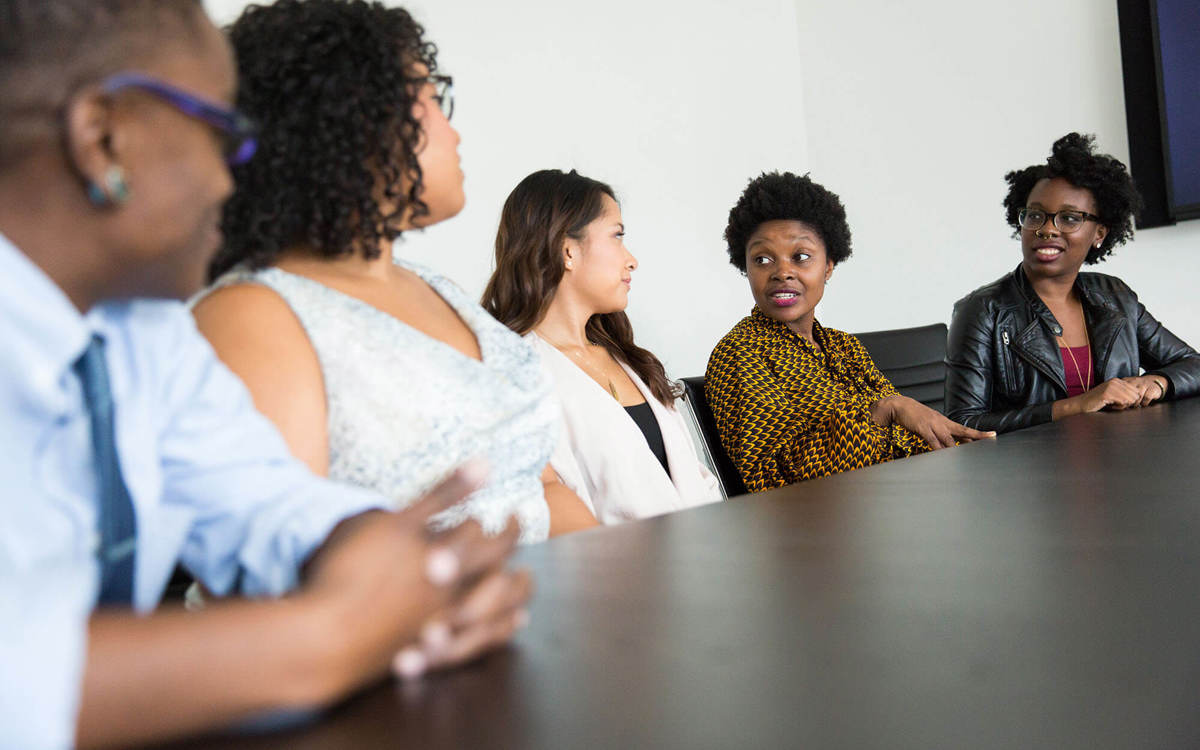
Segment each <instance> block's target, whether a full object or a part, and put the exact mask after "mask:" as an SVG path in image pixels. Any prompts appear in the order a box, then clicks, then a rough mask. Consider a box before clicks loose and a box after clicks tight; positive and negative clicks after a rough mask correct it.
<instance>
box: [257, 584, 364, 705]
mask: <svg viewBox="0 0 1200 750" xmlns="http://www.w3.org/2000/svg"><path fill="white" fill-rule="evenodd" d="M290 603H292V604H294V605H295V606H296V610H297V612H296V614H295V616H294V617H293V618H292V622H293V623H294V627H292V628H290V629H289V632H288V634H287V635H286V636H283V634H281V637H286V638H287V640H288V641H289V643H290V645H291V650H292V651H293V654H292V657H291V659H290V664H289V674H287V676H286V677H287V679H285V680H282V681H281V683H282V684H280V686H279V687H280V689H281V690H282V691H283V694H282V695H280V700H281V702H282V704H283V705H284V706H288V707H302V708H303V707H313V706H322V705H327V704H329V703H332V702H334V701H336V700H337V699H339V698H341V697H342V696H343V695H345V694H346V693H348V692H349V691H350V690H351V689H353V688H354V687H357V686H358V684H360V683H361V682H363V681H364V680H365V679H366V677H367V676H368V675H367V673H366V670H364V669H362V668H360V667H359V664H360V663H361V661H362V657H361V655H360V654H356V653H355V649H354V648H353V645H354V635H353V631H352V629H351V628H350V627H349V625H350V623H349V621H348V618H347V616H346V614H345V613H343V612H342V611H341V607H339V606H338V603H337V602H336V601H335V600H334V599H333V598H332V597H328V596H323V595H318V594H316V593H303V594H299V595H297V596H295V597H292V599H291V602H290Z"/></svg>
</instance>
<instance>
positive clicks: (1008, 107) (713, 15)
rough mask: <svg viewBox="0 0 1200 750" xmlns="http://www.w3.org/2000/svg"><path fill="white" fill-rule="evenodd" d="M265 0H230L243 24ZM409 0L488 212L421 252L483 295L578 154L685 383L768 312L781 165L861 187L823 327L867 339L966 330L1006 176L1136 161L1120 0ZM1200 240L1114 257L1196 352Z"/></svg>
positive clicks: (996, 262) (1011, 249)
mask: <svg viewBox="0 0 1200 750" xmlns="http://www.w3.org/2000/svg"><path fill="white" fill-rule="evenodd" d="M244 4H245V3H244V2H241V0H215V1H214V0H210V2H209V3H208V6H209V9H210V11H211V12H213V14H214V16H215V17H217V19H218V20H219V21H222V22H225V21H229V20H231V19H232V18H233V17H234V16H235V15H236V13H237V12H238V10H239V9H240V8H241V7H242V6H243V5H244ZM404 5H405V6H406V7H408V8H409V9H410V10H411V11H413V13H414V15H415V16H417V18H418V20H419V21H421V22H422V23H424V24H425V26H426V29H427V32H428V35H429V38H431V39H432V40H434V41H435V42H436V43H437V44H438V45H439V47H440V49H441V55H440V58H439V59H440V62H441V64H442V66H443V67H444V69H445V70H446V71H447V72H449V73H451V74H452V75H454V77H455V87H456V89H457V108H456V111H455V115H454V124H455V125H456V126H457V127H458V129H459V131H460V132H461V133H462V137H463V143H462V147H461V149H460V153H461V154H462V157H463V166H464V169H465V171H466V173H467V185H466V187H467V207H466V209H465V210H464V211H463V213H462V214H461V215H460V216H459V217H458V218H456V219H454V220H453V221H450V222H447V223H446V224H443V225H440V226H436V227H433V228H431V229H429V230H428V231H427V232H425V233H424V234H423V235H414V236H413V237H412V238H410V239H409V240H407V241H405V242H404V244H403V246H402V247H401V249H400V251H401V253H402V254H403V255H405V256H406V257H409V258H412V259H414V260H417V261H419V262H424V263H427V264H429V265H432V266H434V267H435V268H438V269H439V270H441V271H443V272H445V273H447V274H448V275H450V276H451V277H453V278H454V279H456V280H458V281H459V283H461V284H462V285H463V286H464V287H466V288H467V290H468V291H470V292H471V293H473V294H478V293H479V292H481V291H482V289H483V285H484V282H485V281H486V279H487V277H488V275H489V274H490V272H491V252H492V250H491V248H492V241H493V238H494V233H495V227H496V221H497V218H498V215H499V211H500V207H501V205H502V203H503V201H504V198H505V197H506V196H507V195H508V192H509V191H510V190H511V189H512V187H513V186H515V185H516V183H517V182H518V181H519V180H520V179H521V178H522V177H524V176H525V175H526V174H528V173H529V172H532V171H534V170H536V169H543V168H548V167H557V168H562V169H569V168H571V167H575V168H577V169H579V170H580V171H581V172H582V173H584V174H586V175H588V176H591V177H595V178H597V179H601V180H605V181H607V182H609V183H611V184H612V185H613V187H614V188H615V189H616V190H617V193H618V195H619V197H620V198H621V201H622V206H623V211H624V214H625V220H626V224H627V226H628V229H629V236H628V238H627V240H628V244H629V247H630V248H631V249H632V250H633V252H634V253H635V254H636V255H637V256H638V258H639V260H640V262H641V267H640V268H639V269H638V271H637V273H636V274H635V276H634V291H633V295H632V297H631V300H632V301H631V304H630V310H629V312H630V315H631V317H632V318H633V321H634V326H635V329H636V330H637V332H638V338H639V340H640V342H641V343H642V344H643V345H645V346H647V347H648V348H650V349H651V350H653V351H655V352H656V353H657V354H659V356H661V357H662V358H663V360H664V361H665V362H666V364H667V367H668V369H669V370H670V371H671V372H672V374H674V375H677V376H681V375H690V374H698V373H701V372H703V369H704V364H705V362H706V361H707V358H708V353H709V351H710V350H711V348H712V346H713V344H715V343H716V340H717V339H718V338H719V337H720V336H721V335H722V334H724V333H725V331H727V330H728V329H729V327H730V326H732V325H733V323H734V322H736V320H737V319H738V318H740V317H741V316H742V315H745V314H746V312H747V311H748V310H749V307H750V296H749V292H748V291H747V289H746V285H745V282H744V280H743V279H742V277H741V276H740V275H738V274H737V272H736V271H735V270H734V269H733V268H732V267H731V266H729V265H728V263H727V261H726V259H725V253H724V248H723V243H722V240H721V234H722V231H723V229H724V225H725V217H726V215H727V213H728V211H729V208H730V207H731V206H732V205H733V202H734V201H735V200H736V199H737V196H738V195H739V193H740V192H741V189H742V188H743V187H744V186H745V183H746V181H747V179H749V178H750V177H751V176H753V175H755V174H757V173H758V172H760V171H762V170H764V169H790V170H792V171H798V172H805V171H810V170H811V172H812V174H813V177H814V178H815V179H817V180H818V181H820V182H822V183H824V184H826V185H827V186H828V187H829V188H831V189H832V190H834V191H835V192H837V193H839V194H840V195H841V196H842V198H843V200H844V202H845V203H846V206H847V211H848V213H849V218H850V225H851V229H852V230H853V232H854V247H855V252H854V256H853V257H852V258H851V259H850V260H849V261H847V262H846V263H845V264H844V265H843V266H842V267H841V268H839V269H838V270H837V272H836V273H835V274H834V277H833V283H832V285H831V286H830V287H829V290H828V292H827V294H826V301H825V302H824V303H823V304H822V306H821V309H820V310H819V316H820V318H821V320H822V321H823V322H825V323H827V324H829V325H832V326H834V327H837V328H842V329H844V330H850V331H863V330H874V329H881V328H893V327H901V326H909V325H920V324H924V323H929V322H933V321H939V320H940V321H948V320H949V316H950V310H951V306H952V305H953V302H954V300H956V299H958V298H959V297H961V296H962V295H963V294H966V293H967V292H968V291H970V290H971V289H973V288H975V287H977V286H979V285H981V284H983V283H986V282H988V281H991V280H992V279H994V278H996V277H998V276H1000V275H1001V274H1003V273H1005V272H1007V271H1009V270H1011V269H1012V268H1013V267H1015V266H1016V264H1017V262H1018V260H1019V257H1020V254H1019V247H1018V245H1017V242H1016V241H1015V240H1013V239H1011V238H1010V236H1009V231H1008V229H1007V227H1006V226H1005V224H1004V219H1003V211H1002V209H1001V208H1000V200H1001V199H1002V198H1003V195H1004V189H1005V184H1004V181H1003V175H1004V173H1005V172H1006V171H1008V170H1010V169H1012V168H1015V167H1020V166H1024V165H1026V164H1030V163H1034V162H1037V161H1040V160H1042V159H1044V158H1045V156H1046V155H1047V154H1048V153H1049V149H1050V144H1051V143H1052V142H1053V141H1054V140H1055V139H1056V138H1057V137H1059V136H1061V135H1062V134H1064V133H1066V132H1068V131H1070V130H1081V131H1084V132H1093V133H1096V134H1097V135H1098V137H1099V142H1100V146H1101V147H1102V148H1103V149H1104V150H1106V151H1108V152H1110V153H1113V154H1115V155H1117V156H1118V157H1120V158H1122V159H1123V160H1127V157H1128V145H1127V143H1128V141H1127V138H1126V132H1125V120H1124V104H1123V99H1122V93H1121V92H1122V88H1121V67H1120V49H1119V44H1118V38H1117V18H1116V4H1115V2H1111V0H1105V1H1104V2H1098V1H1097V0H1057V1H1056V2H1054V3H1046V2H1044V1H1043V0H1009V1H1008V2H991V3H969V4H967V3H961V2H950V1H949V0H913V1H912V2H907V3H898V2H894V0H854V1H853V2H851V1H849V0H848V1H847V2H842V3H831V2H826V1H825V0H745V1H744V2H738V3H736V4H735V3H732V2H721V0H694V1H692V2H687V1H686V0H642V1H641V2H638V1H636V0H613V1H612V2H609V3H594V2H582V1H581V0H521V2H517V3H496V2H492V1H491V0H416V1H415V2H409V3H404ZM1030 19H1033V20H1032V22H1031V20H1030ZM1030 81H1033V82H1035V86H1034V90H1035V91H1036V93H1035V94H1033V95H1021V94H1020V93H1019V92H1020V91H1021V90H1022V89H1029V88H1030V86H1029V82H1030ZM1052 81H1066V82H1070V83H1071V84H1072V86H1073V88H1070V89H1068V91H1067V92H1066V93H1064V92H1062V91H1060V90H1059V89H1060V88H1062V87H1061V86H1058V85H1053V84H1051V83H1047V82H1052ZM1195 251H1200V221H1193V222H1190V223H1186V224H1184V225H1181V226H1178V227H1168V228H1160V229H1153V230H1148V231H1145V232H1139V233H1138V236H1137V239H1136V241H1135V242H1134V243H1132V244H1130V245H1127V246H1126V247H1124V248H1120V249H1119V250H1118V251H1117V254H1116V257H1115V258H1113V259H1112V260H1110V261H1108V262H1106V263H1104V264H1101V265H1100V266H1099V267H1098V270H1101V271H1104V272H1107V273H1114V274H1117V275H1119V276H1121V277H1123V278H1124V279H1126V280H1127V281H1128V282H1129V283H1130V284H1131V285H1132V286H1133V288H1134V289H1135V290H1137V291H1138V292H1139V294H1140V295H1141V297H1142V299H1143V301H1144V302H1146V304H1147V306H1148V307H1149V308H1150V310H1151V311H1152V312H1154V313H1155V314H1156V315H1157V316H1158V317H1159V318H1160V319H1161V320H1163V321H1164V322H1165V323H1166V324H1167V325H1168V326H1169V327H1171V328H1172V329H1173V330H1175V332H1176V333H1178V334H1180V335H1181V336H1182V337H1183V338H1184V339H1185V340H1188V341H1190V342H1191V343H1193V344H1197V343H1200V320H1197V317H1196V315H1195V310H1196V305H1195V304H1194V303H1193V302H1192V300H1193V297H1194V295H1195V292H1194V291H1193V289H1194V287H1195V285H1196V281H1197V275H1196V273H1195V271H1194V270H1192V269H1193V266H1194V265H1195V263H1194V261H1193V259H1192V258H1191V256H1190V253H1191V252H1195Z"/></svg>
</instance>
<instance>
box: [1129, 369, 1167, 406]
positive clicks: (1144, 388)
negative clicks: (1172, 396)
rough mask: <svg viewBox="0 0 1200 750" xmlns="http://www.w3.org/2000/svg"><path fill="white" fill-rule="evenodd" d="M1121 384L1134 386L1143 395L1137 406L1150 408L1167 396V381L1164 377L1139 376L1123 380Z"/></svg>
mask: <svg viewBox="0 0 1200 750" xmlns="http://www.w3.org/2000/svg"><path fill="white" fill-rule="evenodd" d="M1121 382H1123V383H1126V384H1128V385H1130V386H1132V387H1133V389H1134V390H1135V391H1137V392H1138V393H1139V394H1140V395H1141V398H1140V399H1138V402H1137V404H1136V406H1139V407H1141V406H1149V405H1150V404H1152V403H1154V402H1155V401H1158V400H1159V399H1163V398H1166V396H1167V379H1166V378H1165V377H1163V376H1162V375H1137V376H1134V377H1130V378H1121Z"/></svg>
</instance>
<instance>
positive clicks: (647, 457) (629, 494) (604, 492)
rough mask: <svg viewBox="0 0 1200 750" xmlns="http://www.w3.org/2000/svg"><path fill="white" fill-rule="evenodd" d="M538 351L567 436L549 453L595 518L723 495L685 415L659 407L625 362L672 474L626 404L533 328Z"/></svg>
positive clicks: (617, 518)
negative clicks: (659, 433)
mask: <svg viewBox="0 0 1200 750" xmlns="http://www.w3.org/2000/svg"><path fill="white" fill-rule="evenodd" d="M525 338H526V339H528V340H529V342H530V343H531V344H532V345H533V348H534V349H536V350H537V351H538V353H539V354H541V356H542V367H543V368H544V369H545V370H546V372H547V373H548V374H549V375H550V376H551V379H552V380H553V381H554V387H555V390H556V391H557V392H558V400H559V403H560V404H561V405H562V412H563V421H564V423H565V426H566V430H565V437H564V439H563V440H561V441H560V442H559V445H558V447H556V448H555V450H554V453H553V455H551V457H550V465H551V466H552V467H553V468H554V471H555V472H557V473H558V476H559V477H560V478H561V479H562V481H563V484H565V485H566V486H567V487H569V488H571V490H572V491H573V492H575V494H576V495H578V496H579V497H580V499H582V500H583V502H584V503H586V504H587V506H588V508H589V509H590V510H591V511H592V513H593V514H595V516H596V519H597V520H598V521H600V523H604V524H612V523H620V522H621V521H631V520H634V519H638V518H646V517H648V516H656V515H659V514H661V513H670V512H672V511H676V510H682V509H683V508H690V507H692V506H694V505H702V504H704V503H710V502H714V501H716V500H720V499H721V488H720V485H719V484H718V483H717V478H716V477H715V476H713V474H712V472H710V471H709V470H708V468H707V467H706V466H705V465H704V464H703V463H702V462H701V461H700V458H699V457H698V456H697V455H696V448H695V446H694V445H693V443H692V438H691V434H690V433H689V432H688V429H687V426H686V425H685V424H684V421H683V417H682V416H681V415H680V414H679V412H678V411H677V410H676V409H675V408H674V407H667V406H663V404H662V402H660V401H659V400H658V399H657V398H655V397H654V395H653V394H652V393H651V392H650V389H649V388H647V387H646V384H645V383H643V382H642V379H641V378H639V377H638V376H637V374H636V373H634V372H633V370H631V369H629V368H628V367H626V366H625V365H624V363H622V364H621V366H622V367H623V368H624V369H625V372H626V374H628V375H629V379H630V380H632V381H633V383H634V385H636V386H637V387H638V390H639V391H641V392H642V395H643V396H645V397H646V402H647V403H648V404H650V409H651V411H653V413H654V418H655V419H656V420H657V421H658V428H659V430H661V431H662V438H663V446H664V448H666V453H667V465H668V466H670V467H671V475H670V476H669V477H668V476H667V473H666V472H665V471H663V467H662V464H660V463H659V462H658V459H657V458H655V456H654V453H653V452H652V451H651V450H650V446H649V444H648V443H647V442H646V436H645V435H643V434H642V431H641V430H640V429H638V426H637V424H636V423H634V421H633V418H632V417H630V416H629V414H628V413H627V412H626V411H625V407H623V406H621V405H620V404H619V403H617V401H616V399H614V398H613V397H612V394H610V393H609V392H608V391H607V390H605V388H604V387H603V386H601V385H600V384H599V383H597V382H596V381H595V380H593V379H592V378H591V377H590V376H588V374H587V373H585V372H584V371H583V370H581V369H580V368H579V367H578V366H577V365H576V364H575V363H574V362H572V361H571V360H570V359H568V358H567V357H566V355H564V354H563V353H562V352H560V351H559V350H558V349H556V348H555V347H554V346H552V345H551V344H550V343H548V342H547V341H545V340H544V339H542V337H541V336H538V335H537V334H536V333H529V334H526V336H525Z"/></svg>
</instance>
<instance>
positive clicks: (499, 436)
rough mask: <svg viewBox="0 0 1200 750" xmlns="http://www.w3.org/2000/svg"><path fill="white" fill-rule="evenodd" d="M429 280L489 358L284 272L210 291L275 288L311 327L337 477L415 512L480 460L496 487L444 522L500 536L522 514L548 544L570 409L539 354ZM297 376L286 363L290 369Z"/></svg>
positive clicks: (530, 530) (236, 274) (442, 283)
mask: <svg viewBox="0 0 1200 750" xmlns="http://www.w3.org/2000/svg"><path fill="white" fill-rule="evenodd" d="M396 262H397V263H398V264H399V265H401V266H403V267H404V268H407V269H409V270H411V271H413V272H414V273H416V274H418V275H420V276H421V278H422V279H424V280H425V281H426V282H427V283H428V284H429V285H430V286H431V287H432V288H433V289H434V291H436V292H437V293H438V294H439V295H441V297H442V298H443V299H444V300H445V301H446V302H447V303H448V304H449V305H450V306H451V307H452V308H454V310H455V311H456V312H457V313H458V315H459V316H460V317H461V318H462V319H463V321H464V322H465V323H466V324H467V326H468V327H469V328H470V329H471V331H472V332H474V334H475V337H476V339H477V340H478V342H479V349H480V352H481V353H482V356H483V360H482V362H481V361H477V360H475V359H472V358H471V357H468V356H466V355H464V354H462V353H461V352H459V351H458V350H457V349H454V348H453V347H451V346H448V345H447V344H444V343H442V342H440V341H437V340H436V339H433V338H430V337H429V336H427V335H425V334H424V333H421V332H420V331H417V330H416V329H414V328H411V327H410V326H408V325H406V324H404V323H402V322H401V321H399V320H398V319H396V318H394V317H392V316H391V315H388V314H387V313H384V312H382V311H381V310H379V309H377V308H375V307H372V306H371V305H369V304H367V303H365V302H362V301H360V300H358V299H357V298H355V297H351V296H349V295H346V294H343V293H342V292H339V291H336V290H334V289H331V288H329V287H327V286H325V285H324V284H321V283H320V282H317V281H313V280H311V279H308V278H305V277H303V276H297V275H295V274H292V273H288V272H287V271H283V270H281V269H278V268H265V269H262V270H260V271H252V272H249V271H244V270H236V269H235V270H233V271H230V272H229V273H227V274H225V275H224V276H222V277H221V278H220V279H218V280H217V282H216V283H215V284H214V285H213V286H212V287H211V288H210V289H209V290H206V291H211V290H212V289H217V288H220V287H222V286H228V285H231V284H238V283H246V282H251V283H257V284H263V285H265V286H267V287H269V288H271V289H272V290H274V291H275V292H276V293H278V294H279V296H281V297H282V298H283V299H284V300H285V301H286V302H287V304H288V305H289V306H290V307H291V308H292V310H293V312H295V314H296V317H297V318H299V319H300V323H301V325H303V327H304V330H305V332H306V333H307V334H308V338H309V341H310V342H311V343H312V346H313V348H314V349H315V350H316V353H317V358H318V359H319V360H320V363H321V371H322V374H323V376H324V379H325V398H326V403H327V408H328V414H329V423H328V429H329V476H330V477H331V478H333V479H339V480H342V481H346V482H351V483H353V484H357V485H361V486H364V487H370V488H372V489H374V490H377V491H379V492H381V493H383V494H385V495H388V496H390V497H393V498H395V500H396V504H397V507H403V506H405V505H407V504H409V503H410V502H412V501H413V500H414V499H415V498H416V497H417V496H418V495H420V494H421V493H422V492H424V491H425V490H428V489H429V488H431V487H432V486H433V485H434V484H436V483H437V482H438V481H439V480H440V479H441V478H443V477H444V476H445V475H446V474H447V473H448V472H449V471H450V470H451V469H453V468H454V467H455V466H457V465H458V464H460V463H462V462H463V461H465V460H466V459H468V458H471V457H472V456H483V457H485V458H486V459H487V460H488V463H489V465H490V469H491V471H490V475H489V483H488V485H487V486H486V487H484V488H483V489H481V490H479V491H478V492H476V493H475V494H473V495H471V496H470V497H469V498H467V500H466V501H465V502H464V503H462V504H460V505H459V506H457V507H455V508H451V509H450V510H448V511H446V512H445V513H443V514H442V515H441V516H440V517H439V518H438V519H437V520H438V522H439V523H440V524H442V525H444V526H453V525H456V524H458V523H461V522H463V521H464V520H466V519H468V518H474V519H477V520H478V521H479V522H480V524H481V525H482V526H483V528H484V530H485V531H488V532H490V533H499V532H500V531H501V530H502V529H503V528H504V525H505V523H506V522H507V519H508V517H509V516H510V515H513V514H515V515H516V516H517V519H518V520H519V521H520V524H521V541H522V542H523V543H528V542H536V541H541V540H543V539H545V538H546V536H547V533H548V532H549V529H550V513H549V509H548V508H547V506H546V500H545V494H544V492H543V490H542V482H541V473H542V470H543V468H544V467H545V466H546V464H547V462H548V461H549V459H550V454H551V452H552V450H553V448H554V446H555V444H556V442H557V441H558V439H559V430H560V421H559V420H560V418H559V408H558V402H557V400H556V399H555V397H554V396H553V393H552V388H551V384H550V381H549V380H548V378H547V377H546V375H545V374H544V373H543V371H542V369H541V366H540V363H539V358H538V355H537V353H536V352H534V351H533V349H532V348H531V347H530V346H529V344H528V343H527V342H525V341H524V340H522V339H521V337H520V336H518V335H517V334H515V333H513V332H512V331H510V330H509V329H508V328H506V327H505V326H504V325H502V324H501V323H499V322H498V321H497V320H495V319H494V318H493V317H492V316H490V315H488V313H487V312H486V311H485V310H484V309H483V308H482V307H480V306H479V305H478V304H476V303H475V302H474V301H473V300H471V299H470V298H469V297H467V295H466V293H465V292H463V290H462V289H460V288H459V287H458V285H456V284H454V283H453V282H452V281H450V280H449V279H446V278H445V277H443V276H440V275H438V274H436V273H434V272H433V271H430V270H429V269H426V268H423V267H421V266H418V265H416V264H411V263H407V262H404V261H400V260H397V261H396ZM282 366H285V365H282Z"/></svg>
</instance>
